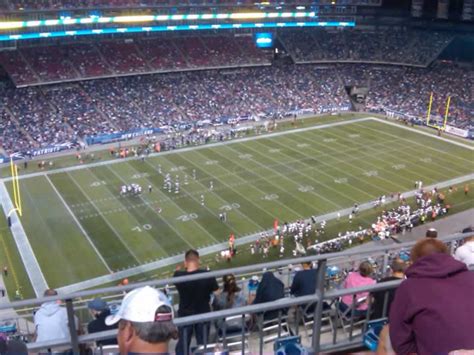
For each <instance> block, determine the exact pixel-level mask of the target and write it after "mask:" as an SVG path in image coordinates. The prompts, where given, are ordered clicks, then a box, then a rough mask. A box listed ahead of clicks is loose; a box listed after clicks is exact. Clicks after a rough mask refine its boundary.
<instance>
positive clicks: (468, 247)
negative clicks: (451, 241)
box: [454, 240, 474, 270]
mask: <svg viewBox="0 0 474 355" xmlns="http://www.w3.org/2000/svg"><path fill="white" fill-rule="evenodd" d="M454 257H455V258H456V259H457V260H459V261H461V262H463V263H464V264H466V265H467V267H468V268H469V269H470V270H473V269H474V240H471V241H468V242H466V243H464V244H463V245H461V246H460V247H459V248H457V249H456V253H454Z"/></svg>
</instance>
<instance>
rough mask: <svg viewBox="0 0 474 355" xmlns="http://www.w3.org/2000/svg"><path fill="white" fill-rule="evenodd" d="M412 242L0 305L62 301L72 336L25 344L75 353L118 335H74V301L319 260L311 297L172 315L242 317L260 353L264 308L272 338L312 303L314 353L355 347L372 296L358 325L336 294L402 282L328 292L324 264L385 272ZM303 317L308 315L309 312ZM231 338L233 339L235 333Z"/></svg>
mask: <svg viewBox="0 0 474 355" xmlns="http://www.w3.org/2000/svg"><path fill="white" fill-rule="evenodd" d="M468 235H469V234H462V233H458V234H454V235H450V236H447V237H443V238H440V239H441V240H442V241H444V242H446V243H448V244H450V246H451V251H454V248H455V246H456V243H457V242H458V241H459V240H462V239H463V238H465V237H467V236H468ZM414 244H415V241H413V242H408V243H402V244H394V245H383V246H376V247H369V248H367V249H366V250H362V251H361V250H347V251H343V252H339V253H330V254H323V255H314V256H307V257H302V258H294V259H286V260H278V261H273V262H267V263H262V264H256V265H249V266H243V267H238V268H233V269H226V270H218V271H211V272H208V273H204V274H196V275H191V276H181V277H177V278H167V279H162V280H154V281H152V280H150V281H148V282H141V283H136V284H130V285H127V286H115V287H107V288H101V289H95V290H89V291H82V292H77V293H73V294H67V295H57V296H52V297H40V298H36V299H30V300H22V301H16V302H11V303H9V304H3V305H0V310H2V309H11V308H14V309H19V308H22V307H32V306H35V305H40V304H42V303H45V302H52V301H64V302H65V305H66V309H67V314H68V319H69V328H70V329H69V330H70V336H71V340H64V341H55V342H47V343H39V342H36V343H30V344H28V348H29V350H31V351H37V350H43V349H49V348H58V347H64V346H67V347H70V348H72V349H73V351H74V353H78V352H79V344H86V343H89V344H90V343H92V342H95V341H98V340H104V339H110V338H113V337H115V336H116V331H107V332H101V333H93V334H88V335H82V336H78V332H77V329H76V322H75V321H74V319H75V316H74V313H75V311H76V310H77V308H75V304H74V301H78V300H84V299H87V298H91V297H94V296H96V295H105V294H115V295H116V294H120V293H124V292H127V291H130V290H132V289H135V288H137V287H142V286H145V285H148V286H154V287H158V288H162V287H165V286H166V285H171V284H174V285H176V284H179V283H183V282H188V281H194V280H199V279H203V278H209V277H221V276H224V275H227V274H229V273H232V274H234V275H242V274H248V273H251V272H261V271H262V270H264V269H265V270H275V269H278V268H283V267H288V265H289V264H292V265H296V264H301V263H303V262H314V263H317V281H316V286H317V287H316V292H315V294H314V295H310V296H304V297H296V298H291V297H286V298H283V299H280V300H278V301H274V302H269V303H263V304H258V305H253V304H252V305H248V306H244V307H239V308H234V309H227V310H222V311H214V312H210V313H206V314H200V315H196V316H189V317H182V318H176V319H175V323H176V325H177V326H185V325H192V324H198V323H202V322H209V323H212V324H214V323H215V322H217V321H219V320H223V319H226V318H228V317H235V316H240V317H241V322H242V327H241V334H239V339H240V340H241V341H240V344H241V351H242V353H244V351H245V346H244V344H245V341H246V339H248V338H249V337H250V336H251V335H252V334H253V335H256V339H257V343H258V352H259V353H260V354H262V353H263V349H264V342H265V336H264V332H265V331H266V329H267V328H268V327H267V324H265V320H264V318H263V315H264V313H265V312H268V311H278V318H277V319H274V320H273V325H272V327H273V329H276V333H275V332H274V333H275V334H273V335H276V337H279V336H280V335H281V334H282V329H283V328H285V329H286V330H285V332H286V333H288V329H289V325H288V321H287V317H286V311H285V310H287V309H289V308H291V307H300V308H302V307H304V306H305V305H308V304H314V305H315V306H314V310H313V311H312V317H311V318H312V325H311V328H312V335H311V339H310V346H311V348H312V349H313V350H314V351H315V352H316V353H318V352H319V351H328V350H338V349H343V348H344V347H350V346H357V345H361V344H362V338H361V334H360V333H361V332H360V326H361V327H362V329H363V328H364V327H365V325H366V323H367V321H368V320H369V316H370V308H371V300H370V297H369V301H368V307H369V309H368V311H367V315H366V317H365V318H366V319H365V322H362V323H360V320H356V319H354V314H353V312H350V313H351V315H350V317H349V318H348V319H343V318H344V316H343V315H342V314H341V312H340V311H339V309H338V303H339V301H338V300H339V298H340V297H342V296H345V295H352V299H353V305H352V306H354V305H355V302H356V294H360V293H362V292H369V293H370V292H375V291H388V290H391V289H394V288H396V287H397V286H398V284H399V283H400V281H392V282H386V283H381V284H375V285H371V286H367V287H360V288H353V289H333V290H327V289H325V276H326V275H325V273H326V267H327V266H328V265H330V264H334V263H335V262H337V261H338V260H341V261H346V262H347V260H349V259H351V258H357V259H359V260H360V259H364V258H368V257H371V256H373V255H384V257H383V265H382V270H387V266H388V263H389V258H388V255H391V254H393V253H394V252H395V251H399V250H405V249H408V248H410V247H411V246H412V245H414ZM386 301H387V297H385V302H386ZM323 302H328V303H331V304H333V306H332V308H331V310H330V312H329V313H330V314H329V315H328V314H327V313H328V311H327V310H324V309H323ZM386 308H387V307H386V305H384V309H385V311H386ZM297 314H298V315H299V317H300V319H298V317H297V320H296V326H297V328H296V333H298V329H299V326H300V323H301V321H302V320H303V319H301V318H302V316H301V315H300V312H297ZM325 314H326V315H327V317H326V318H329V322H330V323H331V328H332V330H331V332H332V340H331V341H329V342H325V343H321V327H322V321H323V316H324V315H325ZM245 315H251V317H253V318H254V320H255V322H254V330H253V331H252V332H251V331H250V330H249V329H248V327H247V324H246V316H245ZM305 317H306V318H307V315H306V316H305ZM344 321H347V322H348V325H349V327H348V328H349V331H348V335H349V336H348V337H347V336H345V338H346V339H344V341H338V340H337V337H338V335H339V332H338V327H337V325H340V323H344ZM224 323H225V322H224ZM333 323H335V324H336V326H333ZM361 324H362V325H361ZM346 325H347V324H346ZM266 327H267V328H266ZM358 327H359V328H358ZM342 329H343V330H344V329H345V328H344V324H343V328H342ZM357 329H359V333H358V334H355V335H354V331H355V330H357ZM233 336H234V337H235V335H233ZM206 338H207V337H206ZM214 338H215V339H216V340H217V342H219V343H222V344H224V345H226V344H227V343H228V340H229V336H228V334H226V331H225V328H224V330H223V334H221V335H220V336H219V335H216V334H214ZM210 340H211V339H210ZM210 340H209V341H210ZM203 345H204V347H205V348H206V347H208V346H212V344H203ZM252 350H253V351H254V350H255V349H252Z"/></svg>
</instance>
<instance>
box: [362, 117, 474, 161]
mask: <svg viewBox="0 0 474 355" xmlns="http://www.w3.org/2000/svg"><path fill="white" fill-rule="evenodd" d="M375 121H376V122H383V121H378V120H375ZM355 125H357V126H359V127H363V128H364V129H369V130H371V131H374V132H377V133H381V134H383V135H386V136H390V137H397V136H395V135H394V134H391V133H387V132H384V131H381V130H377V129H375V128H370V127H366V126H360V125H358V124H357V123H355ZM417 133H421V132H417ZM423 133H424V132H423ZM426 134H427V133H426ZM430 137H431V138H434V137H433V136H430ZM399 139H401V140H404V141H405V142H410V143H412V144H416V145H418V146H420V147H422V148H425V149H426V148H427V149H430V150H432V151H435V152H438V153H441V154H444V155H449V156H451V157H453V158H455V159H458V160H464V161H465V162H468V163H472V161H470V160H468V159H465V158H462V157H458V156H457V155H454V154H451V153H448V152H445V151H443V150H440V149H437V148H433V147H430V146H427V145H424V144H421V143H418V142H416V141H413V140H410V139H407V138H403V137H399ZM450 142H451V143H454V142H453V141H450ZM456 143H457V142H456ZM459 144H461V143H459ZM459 144H456V145H459ZM461 146H462V147H463V148H468V147H467V146H464V145H461ZM469 150H474V148H472V147H469Z"/></svg>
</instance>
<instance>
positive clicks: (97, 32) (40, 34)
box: [0, 22, 355, 42]
mask: <svg viewBox="0 0 474 355" xmlns="http://www.w3.org/2000/svg"><path fill="white" fill-rule="evenodd" d="M354 26H355V22H264V23H260V22H259V23H220V24H210V23H209V24H198V25H176V26H147V27H120V28H102V29H83V30H74V31H52V32H34V33H22V34H11V35H0V41H2V42H4V41H17V40H27V39H38V38H53V37H71V36H91V35H101V34H117V33H140V32H167V31H202V30H225V29H235V28H247V29H252V28H253V29H255V28H258V29H260V28H278V27H289V28H291V27H354Z"/></svg>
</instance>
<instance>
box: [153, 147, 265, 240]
mask: <svg viewBox="0 0 474 355" xmlns="http://www.w3.org/2000/svg"><path fill="white" fill-rule="evenodd" d="M184 155H185V154H183V155H181V156H180V157H181V158H182V159H183V160H186V161H187V162H188V163H189V164H191V165H194V164H192V162H191V161H190V160H188V159H186V158H185V157H184ZM164 159H165V160H166V161H167V162H169V163H170V164H172V165H174V164H173V162H172V161H170V160H169V159H168V158H164ZM146 163H147V164H148V165H150V166H151V167H152V168H154V167H153V166H152V165H151V164H150V163H149V162H148V161H147V162H146ZM161 175H163V173H162V174H161ZM194 181H196V182H198V181H197V180H194ZM219 181H220V180H219ZM198 183H199V185H201V186H202V187H203V188H205V186H204V185H203V184H202V183H201V182H198ZM182 190H183V191H184V192H185V193H186V195H188V196H189V197H190V198H192V199H193V200H194V201H196V202H198V203H200V202H199V201H198V200H197V199H196V198H195V197H194V194H193V193H192V192H189V191H187V189H186V188H185V187H184V184H183V186H182ZM213 196H216V197H217V198H218V199H219V200H221V201H222V202H223V203H224V204H229V203H228V202H227V201H226V200H224V199H223V198H222V197H221V196H220V195H219V194H217V193H215V191H213ZM204 208H205V209H207V210H208V211H209V213H211V214H214V212H213V211H212V210H211V209H210V208H209V207H207V205H204ZM236 212H237V213H238V214H240V215H241V216H242V217H243V218H245V219H247V220H248V221H250V222H251V223H252V224H253V225H254V226H256V227H257V228H261V227H260V226H259V225H258V224H257V223H255V222H254V221H253V220H251V219H250V218H249V217H247V216H246V215H244V214H243V213H242V212H240V210H236ZM216 217H217V216H216ZM224 224H225V225H227V226H228V227H229V228H230V229H234V230H235V232H236V233H237V234H241V235H242V234H243V233H242V232H239V231H238V230H237V228H236V227H235V226H231V225H230V224H229V223H227V222H224Z"/></svg>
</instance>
